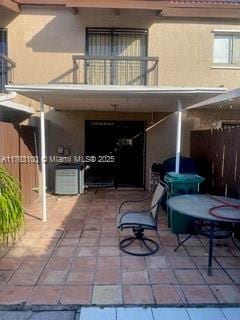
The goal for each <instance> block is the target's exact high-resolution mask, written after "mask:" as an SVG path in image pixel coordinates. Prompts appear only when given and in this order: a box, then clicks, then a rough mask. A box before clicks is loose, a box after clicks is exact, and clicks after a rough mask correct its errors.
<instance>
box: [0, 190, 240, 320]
mask: <svg viewBox="0 0 240 320" xmlns="http://www.w3.org/2000/svg"><path fill="white" fill-rule="evenodd" d="M129 197H130V198H132V197H133V198H142V197H144V194H143V192H142V191H115V190H113V191H107V190H104V191H99V192H97V193H94V192H87V193H86V195H83V196H79V197H77V196H73V197H62V198H61V199H58V198H57V197H54V196H49V197H48V209H49V219H48V222H46V223H43V222H42V221H41V220H40V219H39V217H40V212H41V211H40V209H39V206H38V205H37V204H36V205H35V206H33V207H32V208H31V209H30V210H28V215H27V216H26V219H27V221H26V233H25V235H24V237H23V238H22V239H21V240H20V241H19V242H18V243H17V244H16V246H15V247H14V248H12V249H11V250H9V252H8V253H7V255H6V256H5V257H4V258H2V259H0V305H15V306H16V305H17V306H19V305H20V306H25V307H26V308H30V307H31V306H32V305H34V306H36V305H40V306H42V305H52V306H55V307H61V306H66V305H75V307H81V306H86V305H98V306H101V305H105V306H107V305H108V306H114V305H115V306H121V305H131V306H132V305H138V306H141V305H142V306H143V305H145V306H146V305H150V306H153V305H154V304H156V305H162V306H165V307H166V306H170V305H172V306H175V307H176V306H185V307H191V306H194V305H204V304H206V305H210V304H212V305H215V306H216V305H217V306H219V304H223V306H225V305H226V304H231V305H232V306H235V304H236V305H237V306H238V305H239V304H240V251H237V250H236V249H235V248H234V247H233V246H232V244H231V242H227V241H222V242H221V241H218V243H216V246H215V248H214V259H213V276H212V277H209V276H208V275H207V261H208V250H207V247H208V244H207V241H206V239H204V238H199V239H196V238H192V239H191V240H189V241H188V242H187V243H186V244H185V246H183V247H181V248H179V250H178V251H177V252H174V248H175V246H176V237H175V235H173V234H172V233H171V231H170V230H169V229H168V226H167V219H166V214H165V213H164V212H163V213H162V214H161V215H160V219H159V230H158V232H147V235H148V236H149V237H152V238H154V239H155V240H156V241H158V243H159V245H160V250H159V251H158V252H157V253H156V254H155V255H153V256H149V257H133V256H129V255H126V254H123V253H122V252H121V251H120V250H119V247H118V244H119V240H120V239H122V238H124V237H126V236H128V235H129V232H131V230H130V231H129V230H127V231H124V232H122V233H119V231H118V230H117V229H116V215H117V210H118V207H119V204H120V203H121V201H123V200H125V199H128V198H129ZM239 319H240V317H239ZM239 319H238V320H239Z"/></svg>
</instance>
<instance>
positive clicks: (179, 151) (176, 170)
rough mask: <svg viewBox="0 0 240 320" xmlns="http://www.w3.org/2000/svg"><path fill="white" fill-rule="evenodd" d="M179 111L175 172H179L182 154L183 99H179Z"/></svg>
mask: <svg viewBox="0 0 240 320" xmlns="http://www.w3.org/2000/svg"><path fill="white" fill-rule="evenodd" d="M177 107H178V112H177V140H176V163H175V172H176V173H179V169H180V155H181V135H182V100H181V99H178V105H177Z"/></svg>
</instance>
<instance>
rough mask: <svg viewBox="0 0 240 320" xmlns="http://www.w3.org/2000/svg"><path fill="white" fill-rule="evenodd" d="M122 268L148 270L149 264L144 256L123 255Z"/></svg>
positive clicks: (126, 269)
mask: <svg viewBox="0 0 240 320" xmlns="http://www.w3.org/2000/svg"><path fill="white" fill-rule="evenodd" d="M121 260H122V268H123V270H124V271H131V270H133V271H134V270H135V271H137V270H138V271H141V270H146V268H147V265H146V262H145V258H144V257H133V256H130V255H126V256H122V257H121Z"/></svg>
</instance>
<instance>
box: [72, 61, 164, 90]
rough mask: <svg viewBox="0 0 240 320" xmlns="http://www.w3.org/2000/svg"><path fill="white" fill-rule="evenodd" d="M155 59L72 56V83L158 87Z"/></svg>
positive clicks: (156, 62)
mask: <svg viewBox="0 0 240 320" xmlns="http://www.w3.org/2000/svg"><path fill="white" fill-rule="evenodd" d="M158 61H159V59H158V58H157V57H125V56H82V55H74V56H73V83H84V84H93V85H146V86H156V85H158Z"/></svg>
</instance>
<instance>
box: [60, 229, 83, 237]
mask: <svg viewBox="0 0 240 320" xmlns="http://www.w3.org/2000/svg"><path fill="white" fill-rule="evenodd" d="M81 233H82V231H81V230H79V231H67V232H65V233H64V238H80V235H81Z"/></svg>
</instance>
